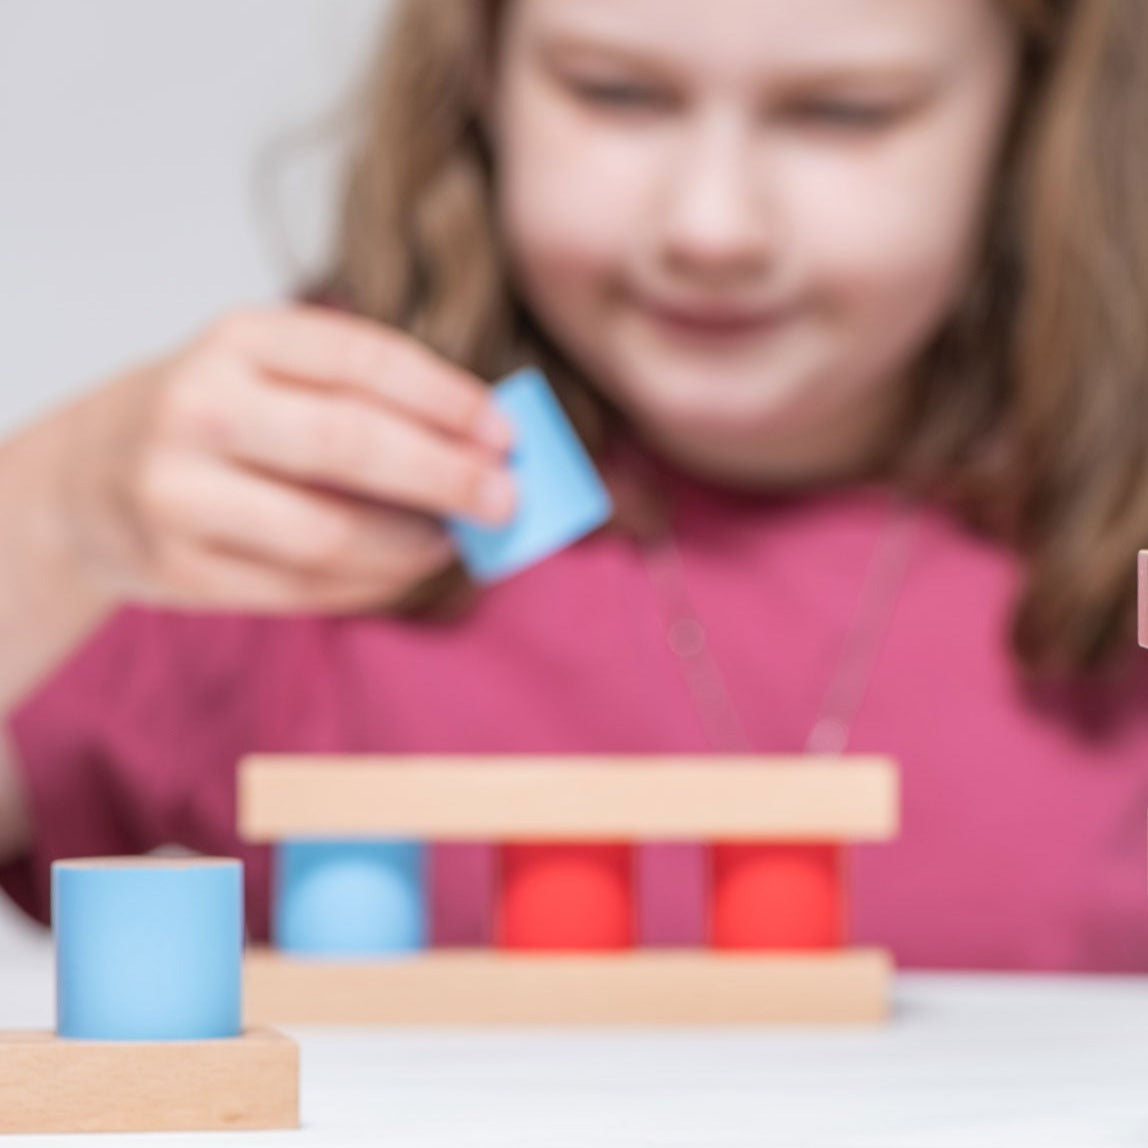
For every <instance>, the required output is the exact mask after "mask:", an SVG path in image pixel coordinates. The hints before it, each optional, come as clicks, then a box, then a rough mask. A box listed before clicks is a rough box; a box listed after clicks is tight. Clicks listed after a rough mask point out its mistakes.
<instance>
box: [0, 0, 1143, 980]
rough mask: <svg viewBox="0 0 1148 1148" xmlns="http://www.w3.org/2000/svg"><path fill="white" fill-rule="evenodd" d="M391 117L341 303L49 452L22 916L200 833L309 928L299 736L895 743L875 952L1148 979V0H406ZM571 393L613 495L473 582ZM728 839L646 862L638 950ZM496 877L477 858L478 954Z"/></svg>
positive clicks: (58, 439)
mask: <svg viewBox="0 0 1148 1148" xmlns="http://www.w3.org/2000/svg"><path fill="white" fill-rule="evenodd" d="M361 100H362V111H363V113H364V114H363V116H362V121H361V128H362V130H361V136H360V138H359V140H358V143H357V152H356V155H355V159H354V162H353V166H352V167H351V170H350V173H349V180H348V183H347V195H346V201H345V206H344V211H343V216H342V230H341V236H340V240H339V243H338V246H337V250H336V251H335V252H334V257H333V260H332V263H331V274H330V277H329V281H328V282H327V283H325V284H324V285H323V287H322V290H321V291H319V292H317V293H316V294H315V296H314V297H313V298H312V301H311V303H310V304H309V305H306V306H304V305H299V306H285V307H282V308H273V309H268V310H262V311H251V312H244V313H241V314H235V315H230V316H227V317H224V318H222V319H221V320H220V321H219V322H218V323H217V324H215V325H214V326H213V327H212V328H211V329H210V330H209V331H207V332H206V333H205V334H203V335H201V336H200V337H199V338H197V339H195V341H194V342H193V343H191V344H190V345H189V346H187V347H183V348H181V349H179V350H176V351H173V352H172V353H171V355H170V356H168V357H166V358H164V359H163V360H162V361H159V362H154V363H149V364H146V365H143V366H141V367H139V368H138V369H136V370H132V371H130V372H128V373H126V374H125V375H124V376H123V377H121V378H117V379H114V380H112V381H111V382H109V383H108V384H106V385H105V386H103V387H101V388H99V389H97V390H95V391H94V392H93V393H92V394H90V395H89V396H88V397H86V398H84V399H83V400H82V401H80V402H78V403H76V404H75V405H73V406H72V407H70V408H69V409H66V410H63V411H61V412H60V413H58V414H56V415H55V416H54V417H52V418H50V419H48V420H46V421H45V422H43V423H42V424H40V425H38V426H34V427H32V428H31V429H29V430H28V431H26V432H25V433H24V434H22V435H21V436H20V437H18V438H16V439H15V440H13V441H10V442H8V443H7V444H6V445H4V446H3V448H2V453H0V499H2V500H3V509H2V513H0V532H2V553H3V555H4V561H3V563H2V567H0V624H2V627H3V640H2V642H0V706H3V708H4V709H5V710H6V712H7V723H6V740H5V748H4V756H3V758H2V763H3V764H2V768H0V779H2V780H0V858H3V859H4V861H5V862H6V865H5V867H4V869H3V876H2V880H3V885H4V887H5V888H6V889H7V891H8V892H9V893H10V894H11V895H12V896H13V897H14V898H15V899H16V900H17V901H18V902H19V903H20V904H21V905H23V906H24V907H25V908H26V909H28V910H29V911H30V912H32V913H34V914H36V915H38V916H40V917H43V916H44V915H45V914H46V912H47V882H46V875H47V869H48V865H49V863H50V861H51V860H52V859H53V858H56V857H60V856H65V855H69V854H85V853H117V852H125V851H135V850H139V851H144V850H149V849H151V848H154V847H156V846H159V845H161V844H164V843H171V842H176V843H181V844H183V845H186V846H189V847H192V848H195V849H200V850H206V851H211V852H231V853H236V854H238V855H240V856H243V857H244V858H245V859H246V860H247V862H248V872H249V879H250V886H249V890H248V893H249V902H250V908H251V916H252V923H253V927H254V930H255V932H256V933H262V932H264V931H265V930H266V905H267V866H266V859H265V857H264V855H263V854H262V853H261V852H260V851H258V850H251V849H247V848H244V847H243V846H241V845H240V843H239V842H237V841H236V838H235V830H234V821H235V818H234V769H235V762H236V759H237V758H238V757H239V756H240V755H242V754H244V753H246V752H249V751H255V750H264V751H273V750H292V751H320V750H323V751H346V752H423V751H427V752H525V753H548V752H556V751H561V752H573V753H629V752H635V753H673V752H686V753H698V752H707V751H713V752H754V753H775V752H776V753H793V752H800V751H803V750H810V751H814V752H842V751H849V752H880V753H886V754H890V755H892V756H894V757H895V758H897V759H898V760H899V761H900V763H901V765H902V767H903V770H904V788H905V809H904V833H903V835H902V837H901V838H900V840H899V841H898V842H897V843H895V844H892V845H888V846H882V847H880V848H875V849H872V850H861V851H859V852H858V853H857V856H856V858H855V862H854V864H853V867H852V873H851V879H852V883H851V889H852V917H853V930H852V931H853V935H854V936H855V937H856V938H857V939H859V940H863V941H869V940H873V941H880V942H881V943H884V944H888V945H890V946H891V947H892V948H893V950H894V951H895V954H896V956H897V958H898V959H899V960H900V961H901V962H902V963H903V964H906V965H916V966H963V967H1002V968H1003V967H1014V968H1030V969H1031V968H1059V969H1070V968H1072V969H1141V968H1148V901H1146V898H1145V894H1144V871H1143V870H1144V820H1145V811H1146V809H1148V690H1146V689H1145V686H1146V685H1148V682H1146V681H1145V680H1144V679H1145V671H1144V669H1143V662H1140V661H1138V660H1137V659H1136V658H1135V656H1134V650H1133V641H1132V637H1131V635H1132V631H1133V621H1132V619H1133V614H1134V593H1135V591H1134V569H1135V555H1136V551H1137V549H1138V548H1139V547H1140V546H1142V545H1144V544H1145V542H1146V539H1148V465H1146V460H1148V334H1146V332H1148V325H1146V322H1145V320H1146V318H1148V200H1146V199H1145V198H1144V195H1143V189H1144V187H1145V186H1148V123H1146V121H1145V119H1144V111H1143V109H1144V108H1145V107H1148V6H1146V5H1144V4H1143V3H1142V2H1141V0H969V2H968V3H961V4H954V3H951V0H803V3H801V4H793V3H791V2H790V0H709V2H708V3H706V4H704V5H699V4H697V3H696V2H695V0H502V2H495V0H488V2H485V3H478V2H476V0H406V2H405V3H400V4H399V5H398V10H397V14H396V18H395V23H394V26H393V28H392V29H391V30H390V32H389V34H388V36H387V38H386V40H385V45H384V48H383V51H382V56H381V59H380V62H379V65H378V67H377V69H376V70H375V71H374V73H373V74H372V76H371V79H370V82H369V83H368V84H367V86H366V87H365V88H364V90H363V92H362V96H361ZM524 362H535V363H538V364H540V365H541V366H543V367H544V369H545V370H546V371H547V373H548V375H549V377H550V379H551V381H552V383H553V384H554V386H555V387H556V389H558V391H559V393H560V395H561V397H562V399H563V401H564V402H565V404H566V406H567V408H568V410H569V412H570V413H571V415H572V417H573V418H574V420H575V422H576V425H577V426H578V428H579V431H580V433H581V434H582V435H583V437H584V438H585V441H586V442H587V444H588V445H589V446H590V447H591V449H592V451H593V453H594V454H595V456H596V458H597V460H598V465H599V467H600V469H601V471H602V473H603V474H604V476H605V477H606V478H607V480H608V481H609V482H610V483H611V485H612V486H613V488H614V490H615V493H616V496H617V503H618V506H619V513H618V516H617V521H616V522H615V523H614V524H613V525H612V526H611V528H609V529H607V530H605V531H603V532H600V533H599V534H597V535H595V536H593V537H591V538H589V539H587V540H585V541H583V542H582V543H580V544H578V545H576V546H574V547H572V548H571V549H569V550H567V551H565V552H563V553H561V554H559V555H557V556H555V557H553V558H551V559H549V560H547V561H545V562H543V563H541V564H539V565H537V566H536V567H534V568H533V569H530V570H528V571H526V572H524V573H522V574H520V575H518V576H516V577H514V578H511V579H509V580H507V581H506V582H504V583H501V584H499V585H497V586H495V587H493V588H490V589H486V590H482V591H475V590H473V589H471V588H468V587H467V586H466V585H465V580H464V579H463V578H462V576H461V575H460V572H459V568H458V565H457V563H456V562H455V560H454V555H453V552H452V550H451V547H450V543H449V541H448V536H447V534H446V533H445V531H444V529H443V527H442V525H441V519H442V517H443V516H444V515H448V514H449V515H469V516H471V517H474V518H477V519H480V520H482V521H487V522H492V523H493V522H500V521H504V520H505V519H506V518H507V516H508V515H510V514H511V513H512V512H513V504H514V498H515V491H514V489H513V484H512V482H511V481H510V478H509V472H508V469H507V467H506V465H505V454H506V450H507V448H508V446H509V444H510V441H511V433H512V432H511V431H510V428H508V427H507V426H506V425H505V424H504V422H503V421H502V420H501V419H500V417H499V416H498V414H497V412H496V410H495V408H494V407H493V405H492V403H491V402H490V401H489V399H488V397H487V394H486V390H485V387H484V383H483V382H482V381H480V380H490V379H494V378H497V377H499V376H500V375H502V374H504V373H505V372H507V371H508V370H510V369H512V368H513V367H515V366H517V365H520V364H522V363H524ZM81 639H83V640H82V641H81ZM702 860H703V859H702V857H701V853H700V850H699V849H698V848H694V847H686V846H677V847H669V846H658V845H647V846H643V847H642V851H641V865H642V878H643V880H642V887H643V890H644V892H643V900H642V904H641V939H642V940H643V941H644V942H647V943H671V942H683V941H685V942H688V941H690V940H696V939H698V937H699V936H700V930H701V927H702V926H701V913H702V909H701V904H700V902H701V896H700V884H701V881H700V876H699V875H700V873H701V872H702ZM489 897H490V851H489V848H488V847H486V846H483V845H473V846H461V845H456V846H452V847H449V848H448V847H439V848H438V851H437V853H436V857H435V865H434V889H433V920H434V929H435V938H436V940H437V941H438V942H440V943H455V942H476V941H481V940H483V939H484V938H483V930H484V928H485V921H486V919H487V915H488V912H487V910H488V907H489Z"/></svg>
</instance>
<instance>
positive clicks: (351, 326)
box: [214, 306, 513, 452]
mask: <svg viewBox="0 0 1148 1148" xmlns="http://www.w3.org/2000/svg"><path fill="white" fill-rule="evenodd" d="M214 334H215V337H216V338H217V339H218V340H219V341H220V342H222V343H223V344H224V345H226V346H229V347H232V348H234V349H236V350H239V351H240V352H242V353H243V354H244V355H245V356H246V357H247V358H248V359H249V361H251V362H252V363H254V364H255V365H256V366H258V367H259V368H261V369H262V370H264V371H268V372H270V373H272V374H275V375H280V376H283V377H286V378H290V379H295V380H297V381H301V382H306V383H310V384H315V385H322V386H326V387H332V388H339V387H343V388H348V387H349V388H353V389H356V390H358V391H361V392H362V393H363V394H364V395H366V396H370V397H373V398H376V399H380V400H382V401H383V402H384V403H385V404H387V405H389V406H392V407H393V408H395V409H396V410H398V411H401V412H402V413H404V414H406V415H407V416H408V417H411V418H414V419H417V420H419V421H421V422H424V423H426V424H427V425H428V426H430V427H433V428H435V429H437V430H439V431H443V432H447V433H449V434H452V435H455V436H457V437H459V438H465V439H470V440H471V441H473V442H475V443H479V444H482V445H484V446H486V447H488V448H492V449H494V450H496V451H499V452H502V451H505V450H506V449H507V448H508V447H509V446H510V445H511V440H512V437H513V431H512V428H511V425H510V423H509V421H508V420H507V419H506V418H505V416H504V415H502V414H501V412H500V411H499V410H498V408H497V407H496V406H495V405H494V403H493V401H492V400H491V397H490V392H489V388H487V387H486V386H485V384H483V383H482V382H481V381H480V380H478V379H477V378H475V377H474V376H473V375H471V374H469V373H467V372H466V371H463V370H461V369H460V368H458V367H455V366H453V365H452V364H450V363H448V362H447V361H446V360H445V359H442V358H440V357H439V356H437V355H435V354H434V353H433V352H431V351H430V350H428V349H427V348H426V347H424V346H422V345H421V344H420V343H418V342H417V341H416V340H414V339H412V338H411V337H410V336H408V335H405V334H402V333H400V332H398V331H395V330H392V329H390V328H387V327H383V326H380V325H379V324H377V323H373V322H371V321H369V320H367V319H362V318H358V317H356V316H351V315H345V314H341V313H339V312H335V311H330V310H326V309H323V308H319V307H306V306H293V307H279V308H268V309H265V310H251V311H244V312H239V313H237V314H234V315H231V316H229V317H228V318H225V319H223V320H222V321H221V322H220V324H218V325H217V327H216V328H215V329H214Z"/></svg>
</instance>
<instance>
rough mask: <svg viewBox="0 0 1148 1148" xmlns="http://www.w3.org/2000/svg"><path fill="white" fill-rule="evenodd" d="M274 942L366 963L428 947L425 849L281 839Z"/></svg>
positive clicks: (288, 948) (411, 844)
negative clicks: (378, 957)
mask: <svg viewBox="0 0 1148 1148" xmlns="http://www.w3.org/2000/svg"><path fill="white" fill-rule="evenodd" d="M272 939H273V940H274V943H275V945H276V947H277V948H279V949H281V950H283V951H284V952H288V953H295V954H298V955H309V956H332V957H335V956H338V957H369V956H385V955H387V954H397V953H405V952H412V951H417V950H419V949H423V948H425V947H426V943H427V897H426V847H425V846H424V845H423V844H422V843H421V842H417V841H399V840H387V841H329V840H318V839H310V840H306V839H305V840H297V841H284V842H281V843H280V844H279V845H278V846H277V847H276V852H275V900H274V908H273V911H272Z"/></svg>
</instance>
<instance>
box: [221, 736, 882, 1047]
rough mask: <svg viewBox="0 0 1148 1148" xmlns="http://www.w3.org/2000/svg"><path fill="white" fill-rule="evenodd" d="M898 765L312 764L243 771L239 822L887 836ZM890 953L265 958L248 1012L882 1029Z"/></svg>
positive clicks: (393, 834)
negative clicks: (872, 1025) (863, 1025)
mask: <svg viewBox="0 0 1148 1148" xmlns="http://www.w3.org/2000/svg"><path fill="white" fill-rule="evenodd" d="M898 820H899V786H898V774H897V769H896V766H895V764H894V763H893V762H891V761H889V760H888V759H885V758H879V757H868V758H861V757H857V758H818V757H792V758H771V757H750V756H746V757H732V758H730V757H726V758H714V757H699V758H689V757H658V758H652V757H651V758H643V757H632V756H627V757H615V758H611V757H592V758H578V757H534V758H532V757H525V756H519V757H460V758H451V757H432V756H414V757H377V756H357V757H311V756H260V757H252V758H249V759H247V760H246V761H244V762H242V763H241V767H240V781H239V831H240V835H241V836H242V837H244V838H246V839H248V840H251V841H263V842H282V841H288V840H292V839H324V838H327V839H332V840H339V839H366V838H377V839H383V838H396V839H426V840H439V841H451V840H455V841H474V840H483V839H486V840H491V841H497V842H500V843H508V842H540V841H568V842H577V843H586V842H616V841H619V840H626V841H636V840H641V839H647V840H660V841H673V840H680V841H710V842H748V843H757V844H761V843H797V844H801V843H817V844H823V843H824V844H830V843H831V844H833V845H838V844H840V843H843V842H848V841H885V840H888V839H890V838H891V837H893V836H894V835H895V834H896V832H897V829H898ZM892 971H893V970H892V962H891V960H890V959H889V957H888V955H887V954H886V953H885V952H883V951H881V950H877V949H850V948H844V947H833V948H825V949H817V950H814V949H810V950H808V951H802V950H792V949H791V950H778V951H752V952H749V951H738V952H731V951H718V950H716V949H713V948H705V947H699V948H696V949H687V950H680V949H679V950H641V949H628V950H622V951H617V952H531V953H523V952H507V951H505V950H497V949H491V950H486V949H473V950H438V951H434V950H431V951H426V952H419V953H402V954H388V955H387V956H384V957H368V958H346V957H337V956H321V957H313V956H299V955H296V954H293V953H281V952H277V951H275V950H273V949H253V950H249V952H248V954H247V957H246V960H245V969H244V999H245V1002H246V1005H245V1007H246V1014H245V1015H246V1021H247V1023H252V1024H263V1023H304V1024H305V1023H315V1024H379V1025H498V1024H513V1025H529V1024H546V1025H576V1024H594V1025H611V1024H647V1025H648V1024H675V1025H693V1024H698V1025H705V1024H717V1025H732V1024H767V1023H798V1024H802V1023H872V1022H876V1021H879V1020H881V1019H882V1018H883V1017H884V1016H885V1015H886V1013H887V1009H888V998H889V989H890V983H891V979H892Z"/></svg>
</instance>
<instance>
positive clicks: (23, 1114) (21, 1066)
mask: <svg viewBox="0 0 1148 1148" xmlns="http://www.w3.org/2000/svg"><path fill="white" fill-rule="evenodd" d="M298 1126H299V1049H298V1046H297V1045H296V1044H295V1042H294V1041H292V1040H289V1039H288V1038H287V1037H285V1036H282V1035H281V1034H279V1033H277V1032H273V1031H270V1030H266V1029H263V1030H253V1031H249V1032H246V1033H244V1035H243V1036H239V1037H236V1038H235V1039H234V1040H203V1041H199V1040H191V1041H147V1042H140V1041H87V1040H65V1039H62V1038H60V1037H57V1036H55V1035H54V1034H53V1033H48V1032H9V1033H0V1133H6V1134H16V1133H23V1134H33V1133H47V1132H59V1133H69V1132H223V1131H228V1130H255V1129H270V1128H297V1127H298Z"/></svg>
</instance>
